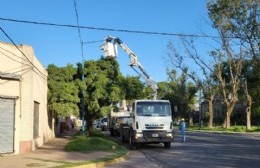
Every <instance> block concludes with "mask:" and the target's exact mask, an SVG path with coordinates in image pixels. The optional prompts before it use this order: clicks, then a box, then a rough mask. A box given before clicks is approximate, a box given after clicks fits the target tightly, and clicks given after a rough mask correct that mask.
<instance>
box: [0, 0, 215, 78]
mask: <svg viewBox="0 0 260 168" xmlns="http://www.w3.org/2000/svg"><path fill="white" fill-rule="evenodd" d="M76 2H77V9H78V14H79V24H80V25H82V26H90V27H97V28H99V27H102V28H111V29H124V30H140V31H151V32H165V33H183V34H201V30H203V32H205V33H207V34H210V35H213V32H212V31H211V28H210V25H208V24H207V23H206V22H205V20H204V19H206V20H208V17H207V9H206V2H207V1H206V0H76ZM0 17H1V18H10V19H17V20H29V21H38V22H48V23H57V24H71V25H76V23H77V22H76V16H75V11H74V5H73V0H41V1H40V0H38V1H36V0H23V1H18V0H1V6H0ZM0 25H1V27H2V28H3V29H4V30H5V31H6V32H7V33H8V35H9V36H10V37H11V38H12V39H13V40H14V42H15V43H16V44H28V45H31V46H32V47H33V48H34V52H35V55H36V56H37V58H38V59H39V60H40V61H41V63H42V64H43V65H44V66H45V67H47V66H48V64H51V63H53V64H55V65H57V66H66V65H67V64H68V63H70V64H74V65H75V64H76V63H78V62H81V60H82V56H81V50H80V42H79V37H78V33H77V29H75V28H63V27H52V26H42V25H31V24H22V23H14V22H8V21H2V20H0ZM107 35H112V36H115V37H119V38H120V39H121V40H122V41H123V42H125V43H126V45H128V47H129V48H130V49H131V50H132V51H134V52H135V54H136V55H137V56H138V58H139V61H140V62H141V64H142V65H143V67H144V68H145V69H146V71H147V72H148V73H149V74H150V75H151V77H152V78H153V79H154V80H155V81H157V82H160V81H165V80H167V75H166V66H167V60H166V59H165V58H166V57H167V56H166V52H167V47H166V46H167V44H168V42H169V41H170V40H171V41H173V42H174V43H175V44H176V46H180V48H181V44H180V43H179V40H178V39H179V38H178V37H176V36H162V35H147V34H135V33H124V32H109V31H101V30H90V29H81V36H82V40H83V41H84V42H89V41H99V40H103V39H105V37H107ZM0 40H1V41H4V42H10V41H9V40H8V39H7V38H6V37H5V36H4V34H3V33H1V32H0ZM200 40H201V44H202V45H201V44H200V45H199V46H198V47H199V50H200V52H201V53H202V54H205V55H206V53H207V51H206V49H205V48H206V47H205V46H204V42H205V41H206V40H207V39H200ZM101 45H102V42H99V43H91V44H85V45H84V46H83V49H84V59H85V60H97V59H99V58H100V56H101V55H102V54H103V53H102V51H101V50H100V46H101ZM118 61H119V65H120V69H121V72H122V73H123V74H124V75H136V73H135V72H134V71H133V70H132V69H131V68H129V67H128V64H129V62H130V60H129V58H128V55H126V54H125V53H124V52H123V51H122V50H121V49H119V56H118ZM187 65H190V66H192V63H189V62H187Z"/></svg>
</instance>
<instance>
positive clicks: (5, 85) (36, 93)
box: [0, 42, 54, 154]
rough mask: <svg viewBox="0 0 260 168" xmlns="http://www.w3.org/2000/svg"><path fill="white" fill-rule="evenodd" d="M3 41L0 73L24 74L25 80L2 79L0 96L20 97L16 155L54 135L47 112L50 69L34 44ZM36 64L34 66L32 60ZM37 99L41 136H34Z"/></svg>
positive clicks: (16, 112) (0, 48)
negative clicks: (36, 53)
mask: <svg viewBox="0 0 260 168" xmlns="http://www.w3.org/2000/svg"><path fill="white" fill-rule="evenodd" d="M19 49H20V50H21V51H22V52H23V53H24V54H25V55H26V57H27V58H26V57H25V56H24V55H23V54H22V53H21V52H20V51H19V50H18V49H17V48H16V47H15V46H13V45H11V44H8V43H3V42H0V60H1V62H0V72H6V73H10V74H17V75H21V80H20V81H18V80H9V79H1V80H0V82H1V85H0V95H5V96H14V97H18V99H16V106H15V142H14V148H15V152H14V153H15V154H22V153H26V152H30V151H33V150H35V149H36V148H37V147H38V146H41V145H43V143H45V142H47V141H48V140H50V139H52V138H53V137H54V131H53V130H54V129H52V128H53V126H52V125H53V123H52V122H51V124H49V123H50V122H48V121H49V120H50V121H52V120H51V119H50V118H48V112H47V90H48V89H47V75H48V74H47V71H46V69H45V68H44V67H43V66H42V65H41V63H40V62H39V61H38V59H37V58H36V57H35V56H34V51H33V48H32V47H31V46H28V45H20V46H19ZM28 60H30V62H31V63H33V64H34V66H32V65H31V64H30V63H29V61H28ZM34 102H37V103H39V136H38V137H37V138H34V137H33V124H34V123H33V121H34V120H33V117H34Z"/></svg>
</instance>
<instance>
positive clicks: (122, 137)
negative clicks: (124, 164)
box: [120, 134, 126, 143]
mask: <svg viewBox="0 0 260 168" xmlns="http://www.w3.org/2000/svg"><path fill="white" fill-rule="evenodd" d="M120 138H121V142H122V143H126V139H125V136H124V135H122V134H121V135H120Z"/></svg>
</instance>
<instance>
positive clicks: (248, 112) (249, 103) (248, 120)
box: [246, 95, 252, 130]
mask: <svg viewBox="0 0 260 168" xmlns="http://www.w3.org/2000/svg"><path fill="white" fill-rule="evenodd" d="M251 107H252V98H251V96H249V95H247V108H246V129H248V130H249V129H251Z"/></svg>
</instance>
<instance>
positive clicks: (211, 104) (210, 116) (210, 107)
mask: <svg viewBox="0 0 260 168" xmlns="http://www.w3.org/2000/svg"><path fill="white" fill-rule="evenodd" d="M213 99H214V95H211V96H210V98H209V128H213V118H214V113H213Z"/></svg>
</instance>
